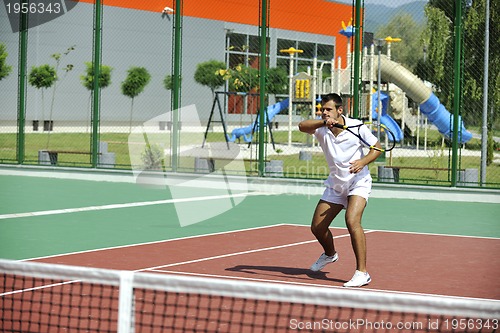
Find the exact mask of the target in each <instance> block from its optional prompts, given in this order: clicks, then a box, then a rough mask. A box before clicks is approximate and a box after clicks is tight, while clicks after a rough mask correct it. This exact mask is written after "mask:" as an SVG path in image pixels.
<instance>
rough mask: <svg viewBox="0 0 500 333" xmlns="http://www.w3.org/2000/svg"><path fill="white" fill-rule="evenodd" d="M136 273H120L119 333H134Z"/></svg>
mask: <svg viewBox="0 0 500 333" xmlns="http://www.w3.org/2000/svg"><path fill="white" fill-rule="evenodd" d="M133 281H134V272H132V271H122V272H120V298H119V305H118V333H134V308H133V304H132V303H133V295H134V288H133Z"/></svg>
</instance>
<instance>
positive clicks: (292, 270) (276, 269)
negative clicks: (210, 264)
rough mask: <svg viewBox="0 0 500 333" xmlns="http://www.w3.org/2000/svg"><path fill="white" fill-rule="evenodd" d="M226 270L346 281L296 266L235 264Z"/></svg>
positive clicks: (302, 278)
mask: <svg viewBox="0 0 500 333" xmlns="http://www.w3.org/2000/svg"><path fill="white" fill-rule="evenodd" d="M226 271H231V272H240V273H246V274H253V275H264V276H273V277H280V276H282V275H283V274H284V275H288V276H293V277H294V278H296V279H301V280H308V281H309V280H310V279H317V280H325V281H332V282H338V283H345V282H347V281H346V280H341V279H333V278H329V277H327V276H326V273H325V272H321V271H320V272H313V271H311V270H310V269H307V268H297V267H280V266H252V265H237V266H234V267H230V268H226ZM273 273H280V274H273Z"/></svg>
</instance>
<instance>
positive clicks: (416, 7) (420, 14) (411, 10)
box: [364, 0, 427, 32]
mask: <svg viewBox="0 0 500 333" xmlns="http://www.w3.org/2000/svg"><path fill="white" fill-rule="evenodd" d="M426 4H427V0H420V1H414V2H411V3H407V4H404V5H401V6H399V7H388V6H385V5H377V4H370V3H367V4H365V29H364V30H365V31H366V32H376V31H377V29H378V28H379V27H380V26H383V25H386V24H387V23H389V22H390V21H391V19H392V18H393V17H394V16H396V15H398V14H400V13H403V12H406V13H408V14H410V15H411V16H412V17H413V19H414V20H415V22H417V23H425V14H424V7H425V5H426Z"/></svg>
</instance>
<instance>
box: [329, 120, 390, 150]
mask: <svg viewBox="0 0 500 333" xmlns="http://www.w3.org/2000/svg"><path fill="white" fill-rule="evenodd" d="M367 124H368V125H369V124H371V123H367ZM367 124H359V125H353V126H347V125H342V124H334V125H333V127H337V128H341V129H344V130H347V131H349V132H350V133H352V134H353V135H355V136H357V137H358V138H359V140H360V141H361V142H362V143H363V144H365V145H366V146H367V147H368V148H369V149H374V150H377V151H380V152H386V151H391V150H392V149H394V147H395V146H396V136H395V135H394V133H392V131H391V130H390V129H389V128H387V126H385V125H383V124H379V125H376V126H377V127H378V128H379V129H378V130H379V131H380V130H381V129H383V130H384V132H385V133H388V134H389V136H390V137H391V138H390V139H389V141H391V142H392V145H391V146H390V147H389V148H378V147H376V146H374V145H370V144H369V143H368V142H366V141H365V139H363V138H362V136H361V134H359V130H360V128H361V126H363V125H367ZM355 128H357V129H358V133H355V132H354V131H353V129H355Z"/></svg>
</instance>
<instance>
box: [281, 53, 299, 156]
mask: <svg viewBox="0 0 500 333" xmlns="http://www.w3.org/2000/svg"><path fill="white" fill-rule="evenodd" d="M280 52H281V53H288V54H289V55H290V70H289V80H288V147H291V146H292V110H293V105H292V97H293V87H292V86H293V56H294V54H295V53H302V52H304V51H303V50H298V49H295V48H293V47H290V48H288V49H284V50H280Z"/></svg>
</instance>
